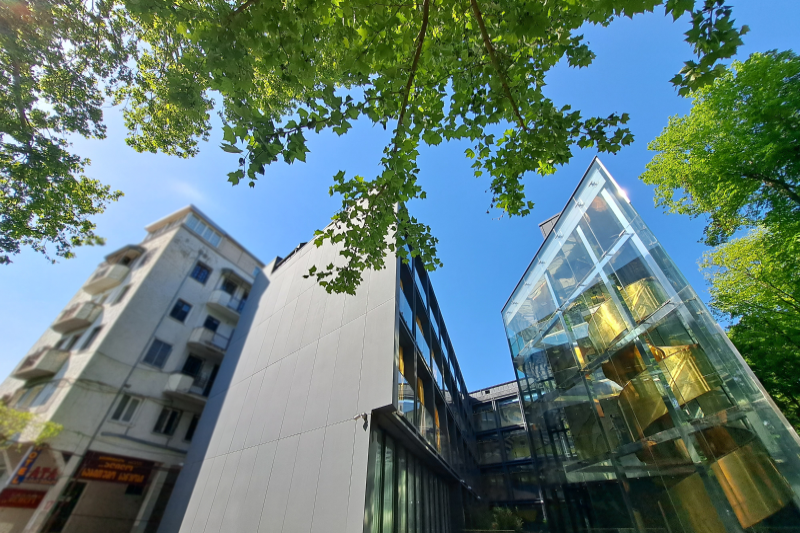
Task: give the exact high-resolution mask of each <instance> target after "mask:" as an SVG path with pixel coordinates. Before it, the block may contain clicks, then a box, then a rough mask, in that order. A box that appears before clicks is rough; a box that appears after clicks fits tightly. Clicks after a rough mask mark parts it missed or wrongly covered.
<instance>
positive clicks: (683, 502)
mask: <svg viewBox="0 0 800 533" xmlns="http://www.w3.org/2000/svg"><path fill="white" fill-rule="evenodd" d="M669 495H670V499H671V500H672V501H673V502H675V504H676V506H677V508H678V516H679V517H680V519H681V522H684V524H687V525H689V527H688V528H685V529H686V530H688V531H693V532H696V533H725V526H724V525H723V524H722V521H721V520H720V519H719V515H717V511H716V510H715V509H714V504H713V503H711V498H710V497H709V496H708V493H707V492H706V488H705V486H704V485H703V480H702V479H700V475H699V474H692V475H691V476H689V477H687V478H686V479H684V480H683V481H681V482H680V483H678V484H677V485H675V486H674V487H672V488H671V489H670V490H669ZM664 503H665V504H666V505H668V504H669V501H666V502H664ZM666 505H665V506H666Z"/></svg>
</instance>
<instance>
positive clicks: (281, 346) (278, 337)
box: [267, 299, 297, 365]
mask: <svg viewBox="0 0 800 533" xmlns="http://www.w3.org/2000/svg"><path fill="white" fill-rule="evenodd" d="M295 309H297V299H294V300H292V301H290V302H289V303H287V304H286V307H284V309H283V316H281V324H280V326H278V331H277V333H276V334H275V344H273V345H272V353H271V354H270V356H269V361H268V363H267V364H269V365H271V364H272V363H275V362H277V361H280V360H281V359H283V358H284V357H286V356H287V355H288V352H287V351H286V341H288V340H289V330H290V328H291V327H292V320H294V312H295Z"/></svg>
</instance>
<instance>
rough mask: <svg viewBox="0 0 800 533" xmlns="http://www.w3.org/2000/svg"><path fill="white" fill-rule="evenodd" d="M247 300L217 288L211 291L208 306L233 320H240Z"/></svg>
mask: <svg viewBox="0 0 800 533" xmlns="http://www.w3.org/2000/svg"><path fill="white" fill-rule="evenodd" d="M246 301H247V300H242V299H239V298H234V297H233V295H231V294H228V293H227V292H225V291H223V290H222V289H217V290H215V291H214V292H212V293H211V298H209V300H208V306H209V307H210V308H211V309H213V310H214V311H216V312H218V313H219V314H221V315H223V316H224V317H225V318H227V319H228V320H230V321H232V322H236V321H237V320H239V315H240V314H241V312H242V309H244V304H245V302H246Z"/></svg>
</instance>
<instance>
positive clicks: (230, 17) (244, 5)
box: [228, 0, 259, 22]
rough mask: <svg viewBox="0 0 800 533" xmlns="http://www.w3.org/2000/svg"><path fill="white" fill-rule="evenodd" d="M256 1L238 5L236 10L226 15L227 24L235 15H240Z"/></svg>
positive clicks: (252, 0) (250, 0) (256, 0)
mask: <svg viewBox="0 0 800 533" xmlns="http://www.w3.org/2000/svg"><path fill="white" fill-rule="evenodd" d="M258 1H259V0H247V2H245V3H244V4H242V5H240V6H239V7H237V8H236V9H234V10H233V11H232V12H231V14H230V15H228V22H230V21H231V20H232V19H233V17H235V16H236V15H238V14H239V13H241V12H242V11H244V10H245V9H247V8H248V7H250V6H252V5H253V4H255V3H256V2H258Z"/></svg>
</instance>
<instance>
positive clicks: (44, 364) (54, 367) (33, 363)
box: [11, 346, 69, 380]
mask: <svg viewBox="0 0 800 533" xmlns="http://www.w3.org/2000/svg"><path fill="white" fill-rule="evenodd" d="M68 357H69V352H67V351H65V350H58V349H56V348H53V347H51V346H45V347H44V348H40V349H39V350H37V351H35V352H34V353H32V354H30V355H28V356H26V357H25V359H23V360H22V362H21V363H20V364H19V366H17V368H15V369H14V371H13V372H12V373H11V375H12V376H13V377H15V378H17V379H26V380H27V379H34V378H42V377H46V376H52V375H55V373H56V372H58V371H59V369H60V368H61V365H63V364H64V362H65V361H66V360H67V358H68Z"/></svg>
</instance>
